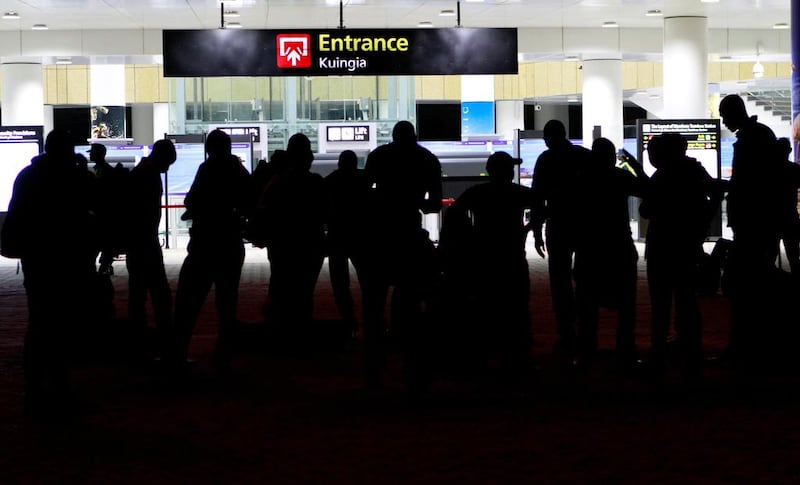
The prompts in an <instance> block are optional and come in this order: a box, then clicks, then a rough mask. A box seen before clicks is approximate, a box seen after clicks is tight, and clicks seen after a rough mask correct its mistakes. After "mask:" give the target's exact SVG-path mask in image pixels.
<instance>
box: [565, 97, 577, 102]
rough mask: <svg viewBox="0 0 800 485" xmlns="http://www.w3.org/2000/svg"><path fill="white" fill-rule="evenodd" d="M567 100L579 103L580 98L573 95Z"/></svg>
mask: <svg viewBox="0 0 800 485" xmlns="http://www.w3.org/2000/svg"><path fill="white" fill-rule="evenodd" d="M567 102H568V103H577V102H578V98H576V97H574V96H571V97H569V98H567Z"/></svg>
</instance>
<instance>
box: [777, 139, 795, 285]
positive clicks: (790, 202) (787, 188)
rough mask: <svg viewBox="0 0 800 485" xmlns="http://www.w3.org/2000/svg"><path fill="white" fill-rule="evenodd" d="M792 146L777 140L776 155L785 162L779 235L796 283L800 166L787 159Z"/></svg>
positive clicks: (787, 140)
mask: <svg viewBox="0 0 800 485" xmlns="http://www.w3.org/2000/svg"><path fill="white" fill-rule="evenodd" d="M791 152H792V145H791V142H790V141H789V139H788V138H779V139H778V153H779V154H780V155H781V156H782V159H783V160H785V162H784V163H783V167H782V174H781V178H780V183H781V216H780V235H781V240H782V241H783V247H784V249H785V251H786V260H787V261H788V262H789V270H790V271H791V273H792V277H793V279H794V280H795V282H797V281H798V280H799V279H800V217H798V213H797V191H798V189H800V165H798V164H796V163H795V162H794V160H792V159H791V158H789V155H790V154H791Z"/></svg>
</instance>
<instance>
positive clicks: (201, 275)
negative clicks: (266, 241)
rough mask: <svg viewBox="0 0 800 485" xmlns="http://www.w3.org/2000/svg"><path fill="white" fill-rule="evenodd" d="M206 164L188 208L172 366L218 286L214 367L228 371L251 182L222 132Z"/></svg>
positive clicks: (215, 135)
mask: <svg viewBox="0 0 800 485" xmlns="http://www.w3.org/2000/svg"><path fill="white" fill-rule="evenodd" d="M205 151H206V155H207V157H206V160H205V161H204V162H203V163H202V164H200V167H198V169H197V174H196V175H195V178H194V181H193V182H192V186H191V188H190V189H189V192H188V193H187V194H186V199H185V201H184V204H185V205H186V214H184V217H187V218H190V219H191V221H192V226H191V228H190V229H189V244H188V247H187V255H186V259H184V261H183V265H182V266H181V271H180V274H179V276H178V288H177V290H176V294H175V327H176V340H175V344H176V347H175V351H174V353H171V354H170V356H169V357H170V359H174V361H173V362H171V363H173V364H175V365H181V364H182V363H183V362H185V360H186V357H187V355H188V352H189V343H190V341H191V338H192V333H193V331H194V326H195V323H196V322H197V316H198V315H199V313H200V310H201V309H202V307H203V303H204V302H205V300H206V297H207V296H208V292H209V291H210V290H211V286H212V285H213V286H214V289H215V296H216V310H217V319H218V325H219V327H218V333H217V345H216V349H215V352H214V366H215V368H216V369H217V370H218V371H220V372H223V373H224V372H227V371H228V370H229V369H230V364H231V359H232V357H233V350H234V342H233V339H234V335H233V333H234V332H235V331H236V323H237V305H238V298H239V280H240V278H241V274H242V264H243V263H244V242H243V240H242V232H243V229H244V224H245V221H246V217H247V216H248V215H249V213H250V211H251V210H252V206H253V193H252V190H253V189H252V185H251V183H252V181H251V180H250V174H249V173H248V172H247V169H245V168H244V165H242V162H241V160H240V159H239V158H238V157H237V156H236V155H233V154H232V153H231V138H230V136H229V135H228V134H227V133H225V132H224V131H222V130H212V131H211V132H210V133H209V134H208V135H207V136H206V143H205Z"/></svg>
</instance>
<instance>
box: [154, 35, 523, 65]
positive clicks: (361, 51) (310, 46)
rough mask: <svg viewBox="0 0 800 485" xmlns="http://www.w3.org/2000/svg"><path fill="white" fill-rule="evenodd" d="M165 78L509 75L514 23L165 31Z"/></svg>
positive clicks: (513, 60) (514, 50)
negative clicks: (496, 25)
mask: <svg viewBox="0 0 800 485" xmlns="http://www.w3.org/2000/svg"><path fill="white" fill-rule="evenodd" d="M163 52H164V75H165V76H166V77H214V76H329V75H335V76H340V75H352V76H362V75H424V74H516V73H517V71H518V63H517V29H513V28H497V29H478V28H453V29H397V30H394V29H392V30H386V29H382V30H375V29H344V30H342V29H339V30H297V29H290V30H240V29H234V30H232V29H215V30H165V31H164V46H163Z"/></svg>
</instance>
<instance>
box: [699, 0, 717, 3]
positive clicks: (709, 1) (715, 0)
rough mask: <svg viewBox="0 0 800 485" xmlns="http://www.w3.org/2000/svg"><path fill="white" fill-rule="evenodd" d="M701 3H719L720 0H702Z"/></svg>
mask: <svg viewBox="0 0 800 485" xmlns="http://www.w3.org/2000/svg"><path fill="white" fill-rule="evenodd" d="M700 3H719V0H700Z"/></svg>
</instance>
